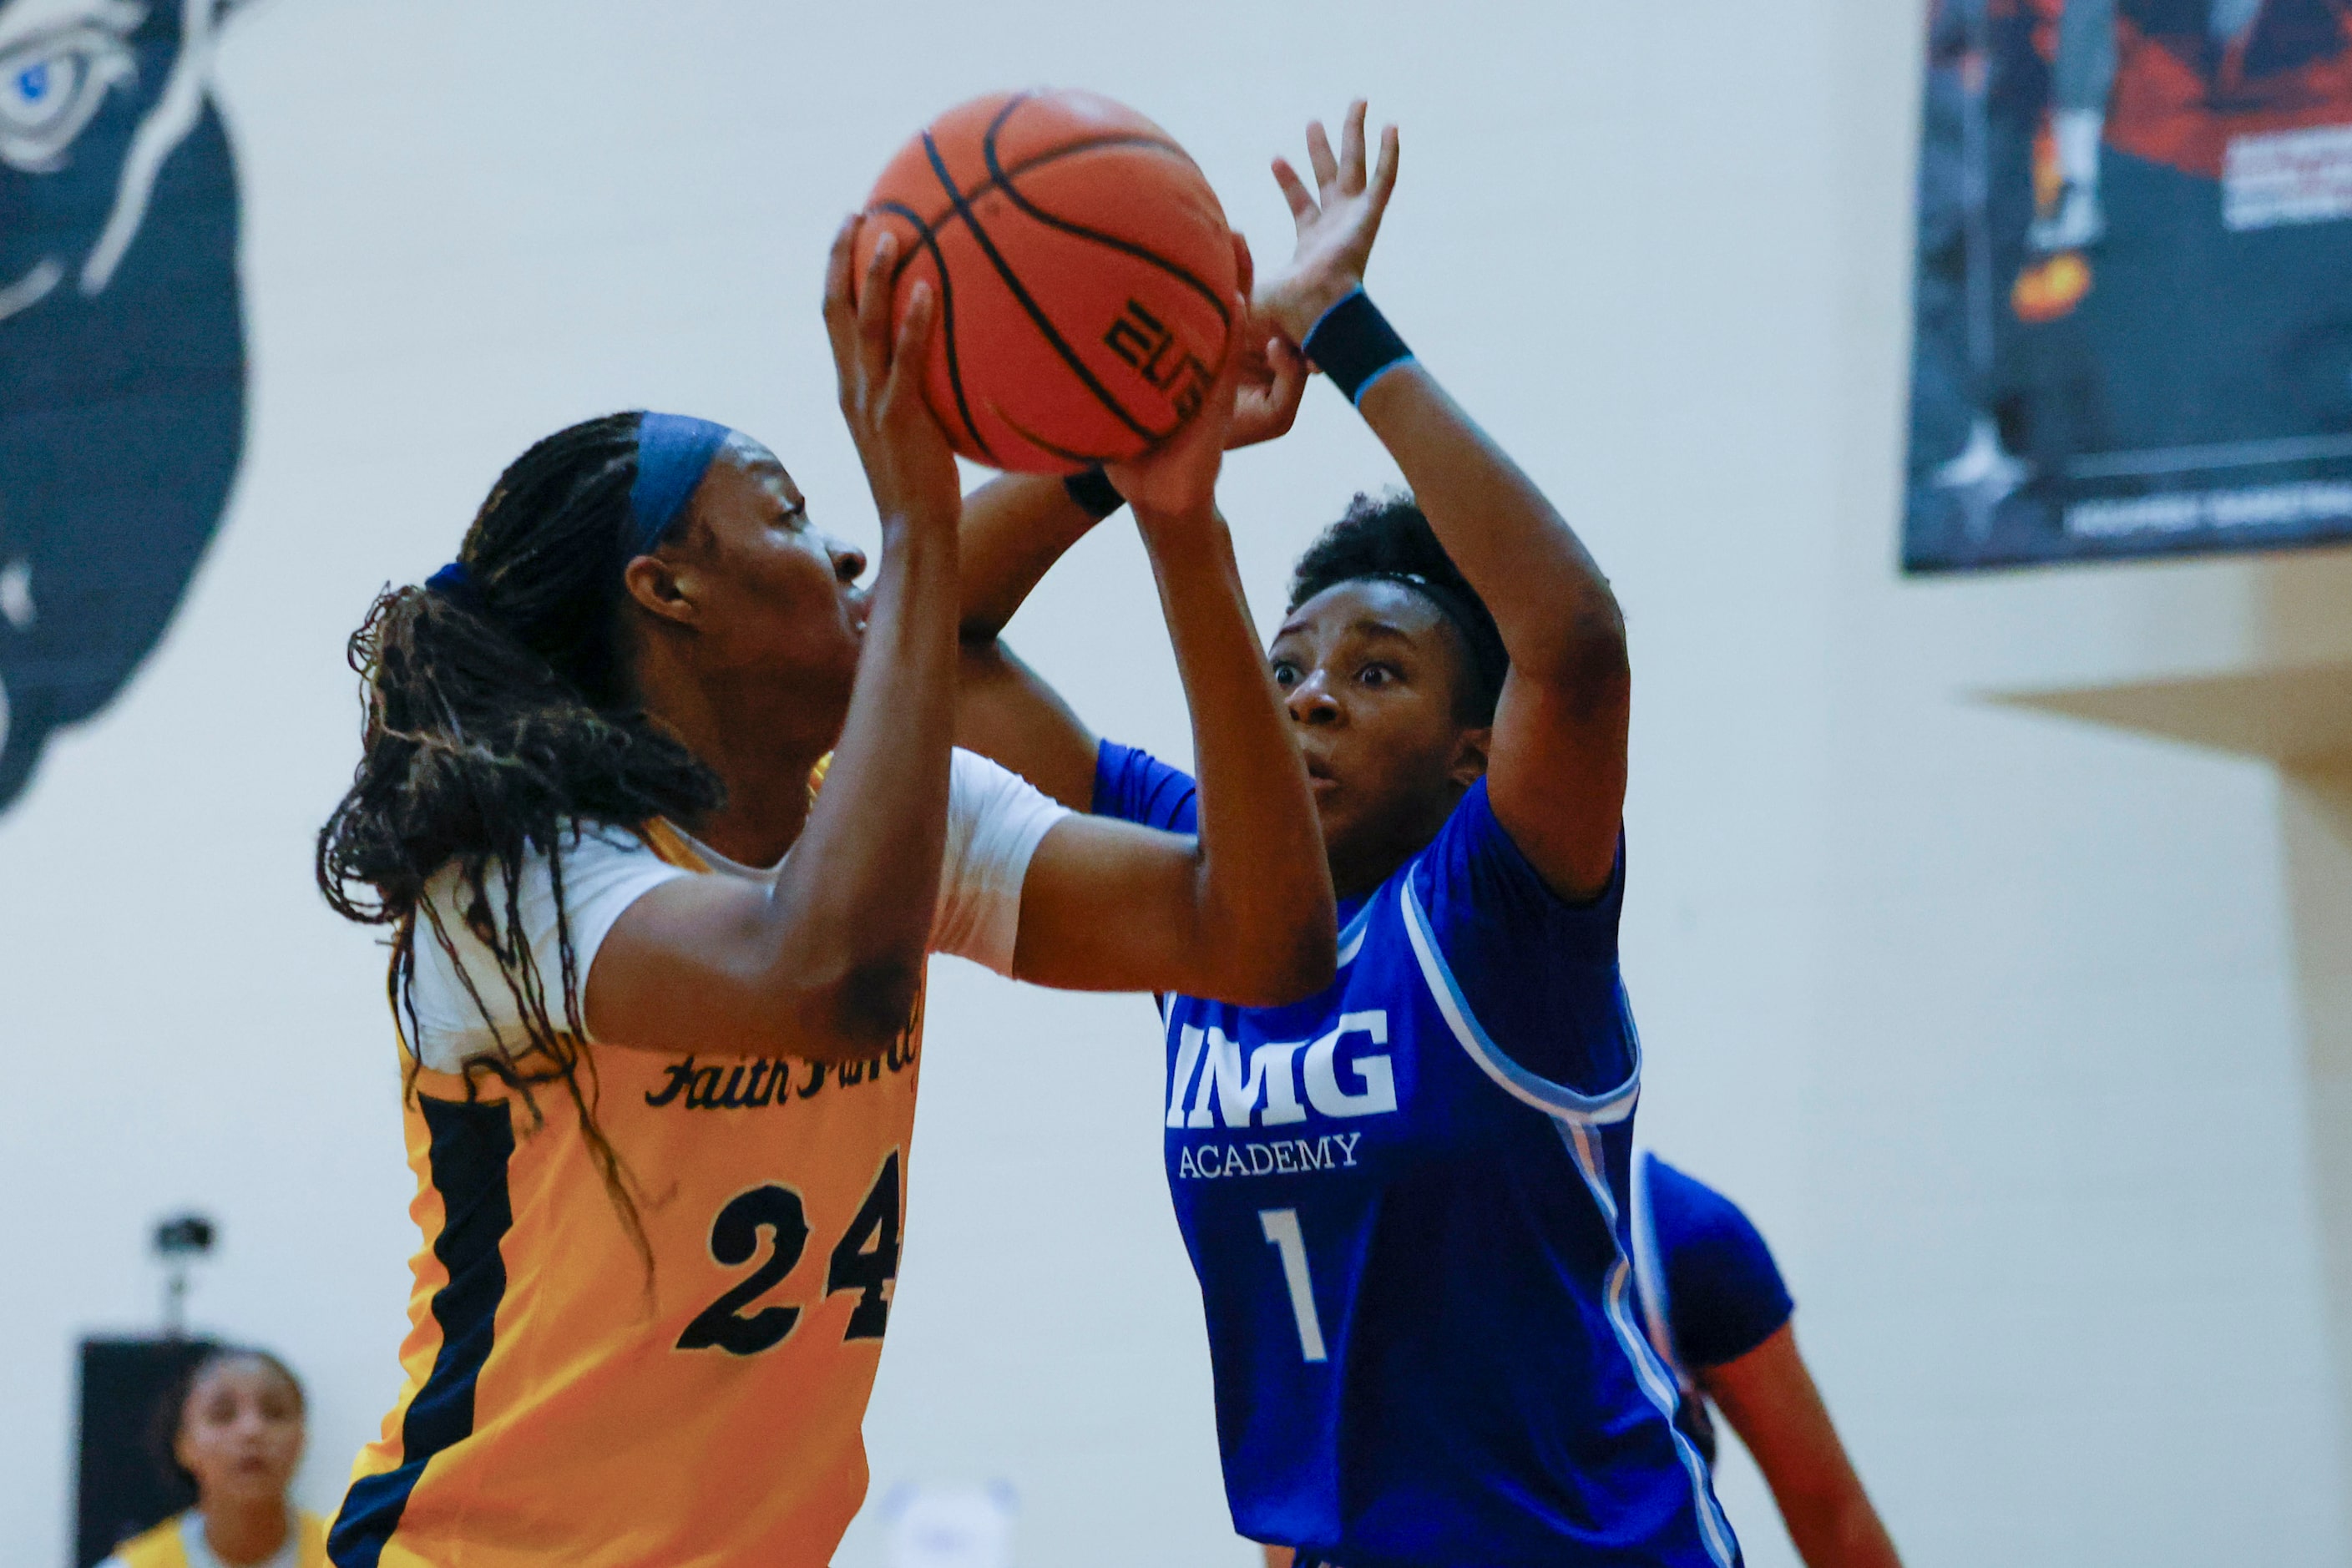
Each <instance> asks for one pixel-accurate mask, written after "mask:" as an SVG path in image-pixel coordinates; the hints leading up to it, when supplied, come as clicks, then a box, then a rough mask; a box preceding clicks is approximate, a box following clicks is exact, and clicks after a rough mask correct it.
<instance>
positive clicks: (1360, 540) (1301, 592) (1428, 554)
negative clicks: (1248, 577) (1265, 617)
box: [1289, 490, 1511, 725]
mask: <svg viewBox="0 0 2352 1568" xmlns="http://www.w3.org/2000/svg"><path fill="white" fill-rule="evenodd" d="M1364 580H1372V581H1380V582H1389V583H1401V584H1403V585H1404V586H1406V587H1408V588H1411V589H1412V590H1413V591H1414V592H1415V593H1418V594H1419V595H1421V596H1422V597H1423V598H1424V599H1426V600H1428V601H1429V603H1430V604H1431V605H1433V607H1434V608H1435V609H1436V610H1437V612H1438V613H1439V614H1440V615H1441V616H1444V618H1445V621H1446V624H1447V625H1449V626H1452V627H1453V628H1454V632H1455V634H1456V635H1457V636H1459V637H1461V639H1462V644H1463V651H1464V652H1465V654H1466V655H1467V656H1468V657H1467V658H1466V659H1465V661H1464V668H1463V680H1462V683H1461V688H1460V689H1459V691H1458V693H1457V700H1456V702H1455V712H1456V713H1457V714H1458V715H1459V716H1460V717H1461V718H1462V719H1464V720H1465V721H1467V722H1469V723H1471V724H1474V725H1476V724H1491V723H1493V722H1494V720H1495V704H1496V701H1497V700H1499V699H1500V698H1501V697H1502V695H1503V678H1504V677H1505V676H1506V675H1507V674H1508V673H1509V672H1510V668H1511V657H1510V654H1509V652H1508V651H1507V649H1505V647H1503V634H1502V631H1501V629H1500V628H1498V627H1497V626H1496V625H1495V616H1494V615H1493V613H1492V612H1491V611H1489V610H1488V609H1487V608H1486V601H1485V600H1483V599H1481V598H1479V597H1478V591H1477V590H1476V589H1475V588H1473V587H1472V586H1471V585H1470V580H1469V579H1468V578H1466V577H1465V576H1463V575H1462V569H1461V568H1460V567H1458V566H1456V565H1454V558H1453V557H1452V556H1450V555H1448V554H1446V553H1445V546H1444V543H1442V542H1440V541H1439V540H1438V537H1437V531H1436V530H1435V529H1433V528H1432V527H1431V526H1430V525H1429V519H1428V518H1427V517H1426V516H1424V515H1423V512H1422V510H1421V508H1420V507H1419V506H1418V505H1416V504H1415V503H1414V501H1413V499H1412V496H1411V495H1410V494H1408V493H1406V492H1404V491H1402V490H1391V491H1390V492H1389V493H1387V494H1385V495H1380V496H1373V495H1367V494H1365V493H1364V492H1362V491H1358V492H1357V494H1356V499H1355V500H1351V501H1349V503H1348V510H1347V511H1346V513H1345V514H1343V515H1342V516H1341V517H1340V519H1339V521H1337V522H1335V523H1333V524H1332V525H1331V526H1330V527H1328V528H1327V529H1325V530H1324V531H1323V532H1322V534H1321V536H1320V537H1318V539H1317V540H1316V541H1315V542H1314V543H1312V544H1310V545H1308V546H1307V552H1306V553H1305V554H1303V555H1301V556H1300V557H1299V558H1298V564H1297V566H1295V567H1293V568H1292V569H1291V574H1290V604H1289V610H1290V611H1296V610H1297V608H1298V606H1299V605H1303V604H1305V603H1306V602H1307V600H1309V599H1311V598H1313V597H1314V596H1315V595H1318V594H1319V593H1321V592H1323V591H1324V590H1325V589H1326V588H1330V587H1334V586H1336V585H1337V584H1341V583H1353V582H1360V581H1364Z"/></svg>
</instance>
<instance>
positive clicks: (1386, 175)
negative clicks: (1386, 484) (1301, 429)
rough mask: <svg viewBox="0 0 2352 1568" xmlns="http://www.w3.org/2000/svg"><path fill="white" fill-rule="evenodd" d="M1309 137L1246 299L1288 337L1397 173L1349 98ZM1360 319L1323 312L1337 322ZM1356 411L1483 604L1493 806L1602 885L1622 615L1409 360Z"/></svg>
mask: <svg viewBox="0 0 2352 1568" xmlns="http://www.w3.org/2000/svg"><path fill="white" fill-rule="evenodd" d="M1307 145H1308V151H1309V153H1311V154H1312V156H1313V163H1314V174H1315V177H1316V184H1317V187H1318V188H1317V189H1316V190H1315V191H1312V192H1310V191H1308V190H1307V186H1306V184H1304V183H1303V182H1302V181H1301V180H1300V179H1299V177H1298V176H1297V174H1295V173H1294V172H1293V171H1292V170H1291V168H1290V165H1289V164H1287V163H1278V164H1277V165H1276V178H1277V179H1278V180H1279V181H1280V182H1281V184H1282V187H1283V195H1284V196H1285V198H1286V200H1287V201H1288V202H1289V204H1290V209H1291V216H1292V218H1293V219H1294V221H1295V222H1296V223H1297V226H1298V237H1299V243H1298V254H1297V257H1296V258H1294V260H1293V261H1292V263H1291V265H1290V267H1289V268H1287V269H1286V271H1284V272H1283V273H1282V274H1281V275H1280V276H1278V277H1275V278H1272V279H1268V280H1267V282H1266V283H1265V286H1264V287H1262V288H1261V289H1260V290H1259V293H1258V301H1259V306H1260V309H1261V310H1265V311H1266V312H1267V313H1268V314H1269V315H1271V316H1272V317H1273V318H1274V319H1275V320H1276V321H1278V322H1279V323H1280V324H1281V326H1282V328H1283V330H1284V331H1286V332H1289V333H1290V334H1292V336H1293V337H1294V338H1295V339H1296V341H1297V342H1300V343H1302V344H1304V343H1306V342H1307V339H1308V338H1309V337H1310V336H1312V335H1313V329H1314V328H1316V327H1317V326H1318V324H1320V323H1322V322H1323V321H1324V320H1325V318H1326V316H1327V315H1328V314H1330V313H1331V312H1332V310H1333V308H1334V307H1335V306H1338V305H1339V304H1341V303H1343V302H1344V301H1346V300H1349V297H1350V296H1352V295H1354V294H1356V293H1357V292H1358V291H1360V289H1362V287H1363V261H1364V259H1365V258H1366V257H1368V256H1369V255H1370V250H1371V245H1372V238H1373V236H1374V235H1375V234H1376V233H1377V232H1378V230H1379V228H1380V223H1381V214H1382V213H1383V212H1384V211H1385V210H1386V208H1387V205H1388V199H1389V194H1390V192H1391V190H1392V189H1393V188H1394V186H1395V183H1396V170H1397V142H1396V132H1395V131H1394V129H1393V128H1391V129H1390V130H1389V131H1388V132H1385V133H1384V135H1383V137H1382V145H1381V156H1380V163H1379V167H1377V168H1376V169H1370V170H1368V169H1367V167H1366V160H1365V146H1364V109H1363V105H1362V104H1361V103H1360V102H1359V103H1357V104H1355V105H1353V106H1352V107H1351V108H1350V109H1349V111H1348V119H1347V123H1346V125H1345V126H1344V128H1343V130H1342V133H1341V137H1340V147H1339V153H1338V154H1337V155H1336V156H1335V155H1334V153H1333V151H1332V149H1331V146H1330V143H1329V142H1328V140H1327V139H1326V138H1325V136H1324V134H1323V131H1322V127H1321V126H1319V125H1318V126H1316V127H1314V128H1313V129H1312V130H1311V131H1310V132H1309V133H1308V143H1307ZM1340 321H1360V316H1355V317H1349V318H1340V319H1336V320H1335V322H1334V326H1335V330H1338V329H1339V323H1340ZM1335 348H1336V345H1335ZM1308 353H1309V354H1310V356H1311V355H1312V354H1314V353H1316V349H1315V348H1314V347H1313V346H1309V348H1308ZM1357 408H1358V410H1359V411H1360V413H1361V414H1362V415H1363V417H1364V421H1365V423H1366V424H1368V425H1369V426H1371V430H1372V433H1373V434H1374V435H1375V436H1377V437H1380V440H1381V445H1382V446H1384V447H1387V448H1388V449H1389V455H1390V456H1391V457H1392V458H1395V459H1396V463H1397V467H1398V468H1401V469H1402V470H1403V472H1404V477H1405V480H1406V482H1407V483H1408V484H1410V485H1411V486H1412V493H1413V499H1414V500H1416V501H1417V502H1418V503H1419V505H1420V507H1421V510H1422V511H1423V513H1424V514H1425V515H1426V516H1427V517H1428V519H1429V522H1430V526H1431V527H1432V528H1433V529H1434V530H1435V531H1436V532H1437V537H1438V539H1439V540H1440V541H1441V542H1444V546H1445V552H1446V553H1447V554H1448V555H1449V556H1451V557H1453V559H1454V564H1455V565H1457V566H1459V567H1460V568H1461V569H1462V574H1463V575H1464V576H1465V577H1466V578H1467V579H1469V582H1470V585H1471V586H1472V587H1473V588H1475V589H1476V590H1477V591H1478V596H1479V597H1480V598H1481V599H1483V600H1484V601H1485V602H1486V607H1487V608H1488V609H1489V610H1490V611H1492V612H1493V614H1494V616H1495V623H1496V626H1497V627H1498V628H1499V629H1500V630H1501V632H1502V636H1503V646H1504V647H1505V648H1506V649H1507V650H1508V652H1509V654H1510V660H1511V668H1510V674H1509V676H1508V677H1507V679H1506V680H1505V681H1504V685H1503V695H1502V700H1501V702H1500V703H1499V704H1498V705H1497V707H1496V712H1495V724H1494V731H1493V736H1492V741H1491V744H1490V747H1489V751H1488V761H1487V773H1486V777H1487V780H1488V784H1489V788H1490V790H1491V792H1492V795H1493V801H1494V812H1495V816H1496V819H1497V820H1499V821H1500V822H1501V823H1502V825H1503V826H1504V827H1505V828H1506V829H1507V830H1508V831H1509V833H1510V835H1511V837H1512V838H1513V839H1514V840H1515V841H1516V842H1517V844H1518V846H1519V847H1520V849H1521V850H1523V851H1524V852H1525V853H1526V855H1527V858H1528V861H1529V862H1530V863H1531V864H1532V865H1533V866H1534V867H1535V868H1536V869H1537V870H1538V872H1539V873H1541V875H1542V876H1543V878H1544V879H1545V880H1546V881H1547V882H1548V883H1549V884H1550V886H1551V887H1552V888H1553V889H1554V890H1555V891H1557V892H1559V894H1560V895H1562V896H1563V897H1565V898H1568V899H1571V900H1589V899H1592V898H1595V897H1598V896H1601V895H1602V894H1603V893H1605V891H1606V890H1607V889H1608V887H1609V884H1610V881H1611V878H1612V868H1613V867H1614V866H1615V863H1616V858H1617V831H1618V825H1619V821H1620V817H1621V816H1622V811H1623V806H1624V799H1625V737H1626V724H1627V715H1628V712H1629V710H1630V703H1631V692H1632V677H1631V673H1630V668H1629V665H1628V662H1627V656H1626V647H1625V621H1624V617H1623V616H1622V614H1620V612H1619V610H1618V606H1617V599H1616V596H1615V595H1613V594H1612V592H1611V591H1610V587H1609V580H1608V579H1607V578H1606V577H1604V576H1602V575H1601V569H1600V567H1599V566H1597V565H1595V564H1594V563H1593V560H1592V557H1591V554H1590V553H1588V552H1586V550H1585V548H1584V545H1583V543H1582V542H1581V541H1580V540H1579V539H1578V538H1577V536H1576V532H1575V531H1574V530H1572V529H1571V528H1570V527H1569V525H1568V523H1567V521H1565V520H1564V519H1562V518H1561V516H1560V514H1559V511H1558V510H1555V509H1554V508H1553V506H1552V504H1551V502H1550V501H1549V500H1546V499H1545V498H1544V494H1543V492H1542V491H1541V490H1540V489H1537V488H1536V484H1535V481H1534V480H1533V479H1529V478H1528V475H1527V474H1526V473H1524V472H1523V471H1521V469H1520V468H1519V466H1518V465H1517V463H1515V462H1513V461H1512V460H1511V458H1510V457H1509V456H1508V455H1507V453H1505V452H1504V450H1503V449H1502V447H1499V446H1497V445H1496V443H1495V441H1494V439H1493V437H1490V436H1488V435H1487V434H1486V431H1484V430H1483V429H1481V428H1480V427H1479V426H1478V425H1477V423H1476V422H1475V420H1473V419H1472V418H1471V417H1470V416H1469V415H1467V414H1465V413H1464V412H1463V410H1462V408H1461V406H1460V405H1457V404H1456V403H1455V402H1454V400H1453V398H1451V397H1449V396H1448V395H1446V392H1445V389H1444V387H1443V386H1442V385H1440V384H1438V380H1437V378H1436V376H1434V375H1433V374H1431V373H1430V371H1429V370H1428V369H1427V367H1425V366H1423V364H1421V363H1419V362H1418V361H1417V360H1414V359H1411V358H1407V359H1405V360H1402V362H1396V363H1391V366H1390V367H1389V368H1387V369H1385V370H1382V371H1381V372H1380V373H1379V374H1374V375H1372V376H1371V378H1370V380H1368V381H1365V382H1363V383H1362V384H1361V385H1360V389H1359V394H1358V400H1357Z"/></svg>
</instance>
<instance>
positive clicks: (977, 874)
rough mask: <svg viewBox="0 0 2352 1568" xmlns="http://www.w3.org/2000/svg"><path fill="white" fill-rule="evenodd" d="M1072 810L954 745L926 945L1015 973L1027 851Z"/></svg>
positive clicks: (983, 758)
mask: <svg viewBox="0 0 2352 1568" xmlns="http://www.w3.org/2000/svg"><path fill="white" fill-rule="evenodd" d="M1069 815H1070V812H1069V809H1068V807H1066V806H1064V805H1058V804H1056V803H1055V802H1054V801H1052V800H1049V799H1047V798H1046V797H1045V795H1041V794H1039V793H1038V792H1037V790H1036V789H1035V788H1034V787H1033V786H1032V785H1031V784H1029V782H1028V781H1027V780H1026V779H1024V778H1022V777H1021V776H1020V775H1019V774H1017V773H1011V772H1008V771H1007V770H1005V769H1003V768H1001V767H999V766H997V764H995V763H992V762H990V761H989V760H988V759H987V758H985V757H982V756H977V755H975V754H973V753H972V752H967V751H964V750H962V749H961V748H959V749H958V750H957V751H956V752H955V755H954V757H953V759H952V761H951V763H950V767H949V773H948V837H947V851H946V853H945V854H944V855H942V856H941V857H940V900H939V905H938V908H937V910H935V912H934V913H933V915H932V917H931V951H932V952H951V953H954V954H955V955H956V956H957V957H959V958H969V959H971V961H972V962H973V963H979V964H982V965H985V966H986V967H988V968H990V969H992V970H994V971H996V973H999V974H1010V973H1013V949H1014V947H1015V945H1016V944H1017V943H1018V942H1019V941H1020V938H1021V885H1022V883H1023V882H1024V880H1025V879H1027V877H1028V875H1029V860H1030V857H1032V856H1033V855H1034V854H1036V852H1037V846H1038V844H1039V843H1040V842H1042V841H1043V840H1044V838H1045V835H1046V834H1047V833H1048V832H1049V831H1051V830H1052V828H1053V826H1054V825H1055V823H1057V822H1059V821H1061V820H1062V818H1064V817H1066V816H1069Z"/></svg>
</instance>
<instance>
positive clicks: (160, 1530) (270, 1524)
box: [99, 1345, 327, 1568]
mask: <svg viewBox="0 0 2352 1568" xmlns="http://www.w3.org/2000/svg"><path fill="white" fill-rule="evenodd" d="M305 1404H306V1402H305V1401H304V1399H303V1397H302V1384H301V1382H300V1381H299V1379H297V1378H296V1377H295V1375H294V1373H292V1372H291V1371H290V1370H289V1368H288V1367H287V1365H286V1363H284V1362H282V1361H279V1360H278V1358H277V1357H276V1356H274V1355H271V1354H270V1353H269V1352H268V1351H258V1350H250V1349H247V1348H244V1347H242V1346H236V1345H226V1346H223V1347H221V1348H220V1349H218V1350H215V1351H210V1352H206V1353H205V1355H204V1356H203V1358H202V1359H200V1360H199V1361H197V1363H195V1364H194V1366H192V1367H190V1368H189V1369H188V1373H187V1375H186V1376H185V1377H184V1379H182V1380H181V1382H180V1384H179V1386H178V1388H177V1389H176V1391H175V1392H174V1394H173V1397H172V1400H171V1402H170V1404H169V1405H166V1406H165V1412H164V1415H165V1421H166V1423H167V1426H166V1429H165V1431H164V1432H163V1434H161V1436H164V1437H165V1438H166V1439H167V1441H168V1442H169V1444H170V1449H171V1457H172V1463H173V1464H174V1465H176V1466H178V1467H179V1468H180V1470H181V1471H182V1472H183V1473H184V1475H186V1476H187V1477H188V1478H189V1479H191V1480H193V1481H194V1483H195V1488H196V1506H195V1507H194V1508H192V1509H189V1510H187V1511H185V1512H184V1513H175V1514H173V1516H172V1517H171V1518H169V1519H167V1520H165V1521H163V1523H161V1524H159V1525H157V1526H156V1527H155V1528H154V1529H152V1530H150V1531H145V1532H143V1533H142V1534H139V1535H135V1536H132V1537H131V1539H130V1540H129V1541H126V1542H123V1543H122V1544H121V1545H120V1546H118V1547H116V1548H115V1549H114V1554H113V1555H112V1556H110V1557H109V1558H107V1559H106V1560H105V1561H104V1562H103V1563H100V1564H99V1568H322V1565H323V1564H324V1563H326V1561H327V1521H325V1520H323V1519H320V1517H319V1516H318V1515H317V1514H315V1513H306V1512H304V1511H303V1510H300V1509H299V1508H296V1507H295V1506H294V1505H293V1504H292V1503H290V1502H289V1501H288V1500H287V1497H286V1489H287V1488H288V1487H289V1486H290V1485H291V1484H292V1483H293V1480H294V1471H295V1469H296V1468H297V1467H299V1465H300V1464H301V1462H302V1445H303V1441H304V1437H305V1436H306V1432H305V1428H306V1426H307V1422H306V1415H307V1411H306V1409H305Z"/></svg>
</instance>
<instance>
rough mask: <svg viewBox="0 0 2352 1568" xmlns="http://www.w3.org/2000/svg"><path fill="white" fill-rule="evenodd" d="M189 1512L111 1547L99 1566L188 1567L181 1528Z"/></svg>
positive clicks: (108, 1567)
mask: <svg viewBox="0 0 2352 1568" xmlns="http://www.w3.org/2000/svg"><path fill="white" fill-rule="evenodd" d="M187 1519H188V1515H187V1514H185V1513H175V1514H173V1516H172V1517H171V1518H169V1519H167V1520H165V1521H163V1523H161V1524H159V1525H157V1526H155V1527H154V1528H153V1529H152V1530H145V1531H141V1532H140V1533H138V1534H137V1535H134V1536H132V1537H131V1539H130V1540H128V1541H126V1542H123V1543H122V1544H121V1545H120V1546H118V1547H116V1548H115V1549H114V1555H113V1556H111V1557H109V1558H108V1559H107V1560H106V1562H105V1563H100V1564H99V1568H110V1565H112V1568H188V1552H187V1548H186V1547H185V1546H184V1545H183V1544H181V1540H180V1531H181V1528H182V1526H183V1525H184V1524H185V1523H186V1521H187Z"/></svg>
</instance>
